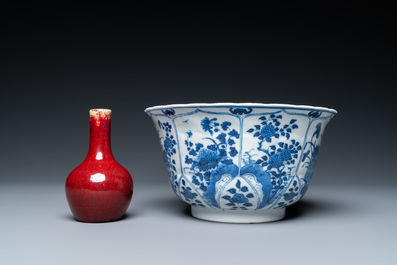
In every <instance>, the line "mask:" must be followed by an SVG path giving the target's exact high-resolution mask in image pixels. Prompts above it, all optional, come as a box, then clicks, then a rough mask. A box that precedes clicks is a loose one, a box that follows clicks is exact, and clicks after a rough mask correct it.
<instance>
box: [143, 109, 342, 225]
mask: <svg viewBox="0 0 397 265" xmlns="http://www.w3.org/2000/svg"><path fill="white" fill-rule="evenodd" d="M145 112H146V113H147V114H148V115H149V116H150V117H151V118H152V119H153V121H154V125H155V127H156V130H157V132H158V134H159V137H160V144H161V148H162V151H163V157H164V162H165V165H166V167H167V171H168V178H169V181H170V183H171V186H172V189H173V191H174V192H175V194H176V195H177V196H178V197H179V198H180V199H181V200H183V201H185V202H187V203H189V204H191V210H192V215H193V216H194V217H196V218H199V219H203V220H209V221H217V222H230V223H258V222H270V221H276V220H280V219H282V218H283V217H284V216H285V207H286V206H288V205H291V204H293V203H296V202H297V201H299V200H300V199H301V198H302V197H303V196H304V195H305V193H306V191H307V189H308V186H309V183H310V180H311V178H312V174H313V169H314V166H315V164H316V160H317V155H318V150H319V146H320V142H321V138H322V135H323V132H324V128H325V126H326V125H327V123H328V122H329V121H330V119H331V118H332V117H333V116H334V115H335V114H336V113H337V112H336V111H335V110H333V109H328V108H323V107H312V106H301V105H286V104H259V103H197V104H173V105H165V106H155V107H150V108H147V109H146V110H145Z"/></svg>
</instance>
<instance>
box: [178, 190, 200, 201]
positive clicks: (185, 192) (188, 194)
mask: <svg viewBox="0 0 397 265" xmlns="http://www.w3.org/2000/svg"><path fill="white" fill-rule="evenodd" d="M182 189H183V191H182V192H181V194H182V195H183V196H184V197H185V198H186V200H193V199H194V198H196V197H197V193H192V192H191V189H190V188H187V189H186V188H185V187H183V188H182Z"/></svg>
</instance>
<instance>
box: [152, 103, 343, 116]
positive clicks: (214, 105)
mask: <svg viewBox="0 0 397 265" xmlns="http://www.w3.org/2000/svg"><path fill="white" fill-rule="evenodd" d="M192 107H196V108H197V107H259V108H288V109H307V110H321V111H328V112H331V113H334V114H337V113H338V112H337V111H336V110H334V109H330V108H326V107H315V106H309V105H294V104H278V103H271V104H270V103H227V102H222V103H187V104H169V105H158V106H153V107H148V108H146V109H145V112H146V113H147V112H150V111H153V110H161V109H170V108H172V109H174V108H192Z"/></svg>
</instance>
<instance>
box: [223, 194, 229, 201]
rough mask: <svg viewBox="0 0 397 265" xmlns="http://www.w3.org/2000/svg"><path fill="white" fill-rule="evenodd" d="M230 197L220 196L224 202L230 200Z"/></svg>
mask: <svg viewBox="0 0 397 265" xmlns="http://www.w3.org/2000/svg"><path fill="white" fill-rule="evenodd" d="M230 198H231V197H230V196H229V195H225V196H222V199H225V200H230Z"/></svg>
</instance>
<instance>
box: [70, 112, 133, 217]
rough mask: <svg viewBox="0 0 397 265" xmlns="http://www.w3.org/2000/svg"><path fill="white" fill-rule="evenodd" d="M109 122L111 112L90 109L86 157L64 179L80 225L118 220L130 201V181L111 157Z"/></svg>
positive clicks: (127, 174) (72, 207)
mask: <svg viewBox="0 0 397 265" xmlns="http://www.w3.org/2000/svg"><path fill="white" fill-rule="evenodd" d="M110 120H111V110H108V109H92V110H90V147H89V150H88V155H87V157H86V159H85V160H84V161H83V163H81V164H80V165H79V166H78V167H77V168H75V169H74V170H73V171H72V172H71V173H70V174H69V176H68V178H67V180H66V185H65V186H66V187H65V188H66V198H67V200H68V203H69V207H70V209H71V211H72V213H73V215H74V217H75V218H76V219H77V220H79V221H82V222H92V223H94V222H95V223H96V222H106V221H113V220H118V219H120V218H121V217H123V215H124V213H125V212H126V210H127V208H128V206H129V204H130V202H131V198H132V192H133V182H132V178H131V175H130V173H128V171H127V170H126V169H125V168H124V167H122V166H121V165H120V164H119V163H117V161H116V160H115V159H114V157H113V154H112V150H111V146H110Z"/></svg>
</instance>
